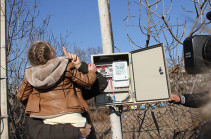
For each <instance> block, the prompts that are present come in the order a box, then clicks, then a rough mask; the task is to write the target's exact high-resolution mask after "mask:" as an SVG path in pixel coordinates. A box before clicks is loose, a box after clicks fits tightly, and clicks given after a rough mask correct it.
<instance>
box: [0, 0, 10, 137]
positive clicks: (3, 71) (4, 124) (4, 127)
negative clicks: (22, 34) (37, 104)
mask: <svg viewBox="0 0 211 139" xmlns="http://www.w3.org/2000/svg"><path fill="white" fill-rule="evenodd" d="M0 18H1V22H0V27H1V35H0V36H1V38H0V45H1V48H0V54H1V55H0V61H1V63H0V82H1V84H0V91H1V92H0V93H1V119H2V120H1V130H0V132H2V133H1V139H8V138H9V131H8V113H7V110H8V108H7V62H6V61H7V60H6V59H7V56H6V0H1V17H0Z"/></svg>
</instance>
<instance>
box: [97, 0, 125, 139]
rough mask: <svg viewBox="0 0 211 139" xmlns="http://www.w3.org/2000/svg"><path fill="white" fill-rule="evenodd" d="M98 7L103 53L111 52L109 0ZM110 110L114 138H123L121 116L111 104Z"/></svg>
mask: <svg viewBox="0 0 211 139" xmlns="http://www.w3.org/2000/svg"><path fill="white" fill-rule="evenodd" d="M98 8H99V16H100V26H101V37H102V45H103V53H104V54H110V53H113V52H114V41H113V33H112V26H111V16H110V9H109V0H98ZM109 112H110V122H111V128H112V133H113V135H112V138H113V139H122V132H121V120H120V117H119V116H118V115H116V113H115V110H114V107H111V106H109Z"/></svg>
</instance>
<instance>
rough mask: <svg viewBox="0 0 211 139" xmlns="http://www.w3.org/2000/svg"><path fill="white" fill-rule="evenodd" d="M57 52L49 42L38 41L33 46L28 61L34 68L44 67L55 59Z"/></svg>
mask: <svg viewBox="0 0 211 139" xmlns="http://www.w3.org/2000/svg"><path fill="white" fill-rule="evenodd" d="M52 53H53V55H54V56H55V55H56V53H55V50H54V48H53V47H52V46H51V44H50V43H49V42H44V41H37V42H35V43H33V44H32V45H31V47H30V48H29V51H28V60H29V62H30V64H31V65H32V66H39V65H44V64H46V63H47V62H48V60H50V59H52V58H54V57H53V56H52Z"/></svg>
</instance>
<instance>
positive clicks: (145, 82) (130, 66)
mask: <svg viewBox="0 0 211 139" xmlns="http://www.w3.org/2000/svg"><path fill="white" fill-rule="evenodd" d="M91 60H92V63H94V64H95V65H96V66H97V71H98V72H100V73H101V74H102V75H103V76H104V78H106V80H107V81H108V86H107V88H106V89H105V90H104V93H102V94H99V95H98V96H96V97H95V103H96V105H97V106H111V105H122V104H133V103H146V102H156V101H167V100H168V99H169V97H170V93H171V92H170V85H169V79H168V71H167V65H166V59H165V52H164V46H163V44H158V45H154V46H150V47H148V48H143V49H139V50H136V51H132V52H129V53H112V54H96V55H92V56H91Z"/></svg>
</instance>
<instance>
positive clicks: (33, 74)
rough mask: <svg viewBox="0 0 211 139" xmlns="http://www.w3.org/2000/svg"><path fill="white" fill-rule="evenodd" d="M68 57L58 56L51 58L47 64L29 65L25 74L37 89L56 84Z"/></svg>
mask: <svg viewBox="0 0 211 139" xmlns="http://www.w3.org/2000/svg"><path fill="white" fill-rule="evenodd" d="M67 64H68V59H66V58H64V57H57V58H54V59H51V60H49V61H48V62H47V63H46V64H45V65H40V66H36V67H32V66H29V67H28V68H27V69H26V72H25V76H26V79H27V80H28V82H29V83H30V84H31V85H32V86H33V87H35V88H37V89H47V88H50V87H52V86H54V85H55V84H56V83H57V82H58V80H59V79H60V78H61V76H62V75H63V73H64V71H65V69H66V67H67Z"/></svg>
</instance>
